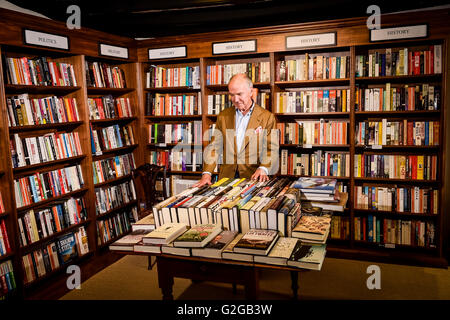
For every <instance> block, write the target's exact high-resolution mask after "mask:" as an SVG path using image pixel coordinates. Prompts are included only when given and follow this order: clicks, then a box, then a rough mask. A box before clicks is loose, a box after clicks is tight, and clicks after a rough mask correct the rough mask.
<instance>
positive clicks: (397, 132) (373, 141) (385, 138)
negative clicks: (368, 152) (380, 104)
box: [355, 119, 440, 146]
mask: <svg viewBox="0 0 450 320" xmlns="http://www.w3.org/2000/svg"><path fill="white" fill-rule="evenodd" d="M439 127H440V124H439V121H412V120H407V119H404V120H400V121H389V120H388V119H378V120H366V121H361V122H358V123H356V129H355V138H356V144H358V145H366V146H367V145H378V146H402V145H403V146H438V145H439V130H440V128H439Z"/></svg>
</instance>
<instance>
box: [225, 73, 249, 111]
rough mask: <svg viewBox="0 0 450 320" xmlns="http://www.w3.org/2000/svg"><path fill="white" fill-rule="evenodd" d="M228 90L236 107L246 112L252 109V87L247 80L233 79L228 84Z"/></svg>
mask: <svg viewBox="0 0 450 320" xmlns="http://www.w3.org/2000/svg"><path fill="white" fill-rule="evenodd" d="M228 92H229V94H230V98H231V102H233V105H234V106H235V108H237V109H239V110H240V111H241V112H242V113H244V114H245V113H247V111H248V110H250V107H251V106H252V89H250V87H249V86H248V84H247V83H246V82H245V80H243V79H240V78H237V79H233V80H232V81H231V82H230V83H229V84H228Z"/></svg>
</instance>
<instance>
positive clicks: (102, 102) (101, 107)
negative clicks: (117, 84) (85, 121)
mask: <svg viewBox="0 0 450 320" xmlns="http://www.w3.org/2000/svg"><path fill="white" fill-rule="evenodd" d="M88 106H89V119H90V120H102V119H114V118H125V117H132V116H133V112H132V111H131V103H130V98H119V97H118V98H114V97H113V96H112V95H107V96H104V97H99V98H88Z"/></svg>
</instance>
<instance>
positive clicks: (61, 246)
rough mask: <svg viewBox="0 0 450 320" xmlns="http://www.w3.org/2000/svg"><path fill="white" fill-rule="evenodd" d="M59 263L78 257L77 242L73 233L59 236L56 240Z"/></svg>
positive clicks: (68, 261)
mask: <svg viewBox="0 0 450 320" xmlns="http://www.w3.org/2000/svg"><path fill="white" fill-rule="evenodd" d="M56 246H57V248H58V257H59V262H60V265H65V264H67V263H70V262H72V261H73V260H75V259H76V258H77V257H78V251H77V244H76V240H75V236H74V234H73V233H68V234H65V235H63V236H62V237H59V238H58V240H57V241H56Z"/></svg>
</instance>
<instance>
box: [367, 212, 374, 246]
mask: <svg viewBox="0 0 450 320" xmlns="http://www.w3.org/2000/svg"><path fill="white" fill-rule="evenodd" d="M367 241H369V242H373V216H372V215H371V214H369V215H368V216H367Z"/></svg>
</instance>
